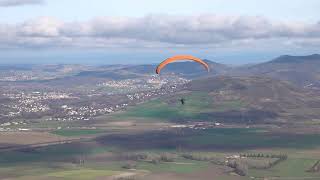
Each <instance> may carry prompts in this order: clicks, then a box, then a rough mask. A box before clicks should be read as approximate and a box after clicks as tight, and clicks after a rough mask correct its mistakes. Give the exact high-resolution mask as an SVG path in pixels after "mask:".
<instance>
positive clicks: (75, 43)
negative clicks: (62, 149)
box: [0, 0, 320, 64]
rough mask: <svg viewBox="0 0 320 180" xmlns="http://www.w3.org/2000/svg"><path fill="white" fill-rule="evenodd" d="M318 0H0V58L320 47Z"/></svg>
mask: <svg viewBox="0 0 320 180" xmlns="http://www.w3.org/2000/svg"><path fill="white" fill-rule="evenodd" d="M319 9H320V1H319V0H280V1H279V0H161V1H156V0H135V1H132V0H90V1H89V0H0V63H5V64H7V63H24V64H26V63H88V64H90V63H92V64H96V63H98V64H119V63H126V64H139V63H157V62H159V61H161V60H163V59H165V58H166V57H168V56H171V55H175V54H192V55H195V56H198V57H200V58H203V59H211V60H214V61H217V62H220V63H225V64H248V63H258V62H263V61H267V60H270V59H272V58H275V57H277V56H280V55H284V54H291V55H307V54H315V53H320V48H319V47H320V13H319Z"/></svg>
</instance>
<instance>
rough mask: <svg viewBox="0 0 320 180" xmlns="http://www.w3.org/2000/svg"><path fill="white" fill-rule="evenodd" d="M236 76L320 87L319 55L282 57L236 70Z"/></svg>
mask: <svg viewBox="0 0 320 180" xmlns="http://www.w3.org/2000/svg"><path fill="white" fill-rule="evenodd" d="M236 74H237V75H246V76H265V77H271V78H274V79H280V80H284V81H289V82H291V83H293V84H295V85H298V86H300V87H305V86H310V87H320V55H319V54H313V55H309V56H289V55H284V56H280V57H278V58H275V59H273V60H271V61H268V62H265V63H260V64H256V65H253V66H249V67H242V68H238V69H237V73H236Z"/></svg>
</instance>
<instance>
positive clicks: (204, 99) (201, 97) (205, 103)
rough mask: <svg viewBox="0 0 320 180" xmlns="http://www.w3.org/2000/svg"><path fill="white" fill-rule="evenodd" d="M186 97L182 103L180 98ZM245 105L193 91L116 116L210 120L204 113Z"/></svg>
mask: <svg viewBox="0 0 320 180" xmlns="http://www.w3.org/2000/svg"><path fill="white" fill-rule="evenodd" d="M181 98H184V99H185V104H184V105H181V103H180V99H181ZM243 105H244V103H243V102H241V101H225V102H222V103H219V104H216V103H215V102H214V100H213V98H212V97H211V96H210V95H208V93H202V92H193V93H188V94H184V95H177V96H175V97H170V99H169V100H168V99H157V100H153V101H149V102H146V103H143V104H141V105H137V106H135V107H132V108H129V109H128V110H127V111H126V112H124V113H121V114H117V115H116V116H115V117H116V118H121V119H130V118H148V119H150V120H152V119H154V120H158V119H159V120H162V121H168V120H182V119H188V120H195V121H196V120H208V119H210V117H207V116H206V115H204V114H203V113H207V112H213V111H225V110H230V109H238V108H240V107H242V106H243Z"/></svg>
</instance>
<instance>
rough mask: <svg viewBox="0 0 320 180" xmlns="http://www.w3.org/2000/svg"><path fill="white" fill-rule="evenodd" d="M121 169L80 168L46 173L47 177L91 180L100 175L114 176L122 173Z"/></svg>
mask: <svg viewBox="0 0 320 180" xmlns="http://www.w3.org/2000/svg"><path fill="white" fill-rule="evenodd" d="M120 173H121V172H119V171H110V170H94V169H79V170H70V171H60V172H54V173H49V174H46V175H45V176H47V177H57V178H63V179H70V180H72V179H74V180H76V179H79V180H90V179H95V178H98V177H105V176H112V175H117V174H120Z"/></svg>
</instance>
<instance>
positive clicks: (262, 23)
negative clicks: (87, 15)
mask: <svg viewBox="0 0 320 180" xmlns="http://www.w3.org/2000/svg"><path fill="white" fill-rule="evenodd" d="M315 39H320V23H315V24H308V23H296V22H280V21H271V20H268V19H266V18H264V17H252V16H217V15H201V16H168V15H149V16H145V17H141V18H128V17H100V18H95V19H92V20H89V21H86V22H63V21H60V20H57V19H55V18H50V17H42V18H37V19H33V20H29V21H26V22H24V23H20V24H15V25H0V47H13V48H17V47H18V48H25V47H88V48H103V47H119V48H121V47H206V46H210V47H225V46H233V47H234V46H236V45H237V44H239V46H240V45H243V44H248V45H249V44H259V42H266V41H268V40H270V41H271V40H272V42H277V41H278V45H279V44H283V45H288V44H289V45H290V44H292V45H294V46H299V45H304V46H305V45H306V44H309V43H310V46H312V45H314V44H318V43H317V42H318V40H315Z"/></svg>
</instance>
